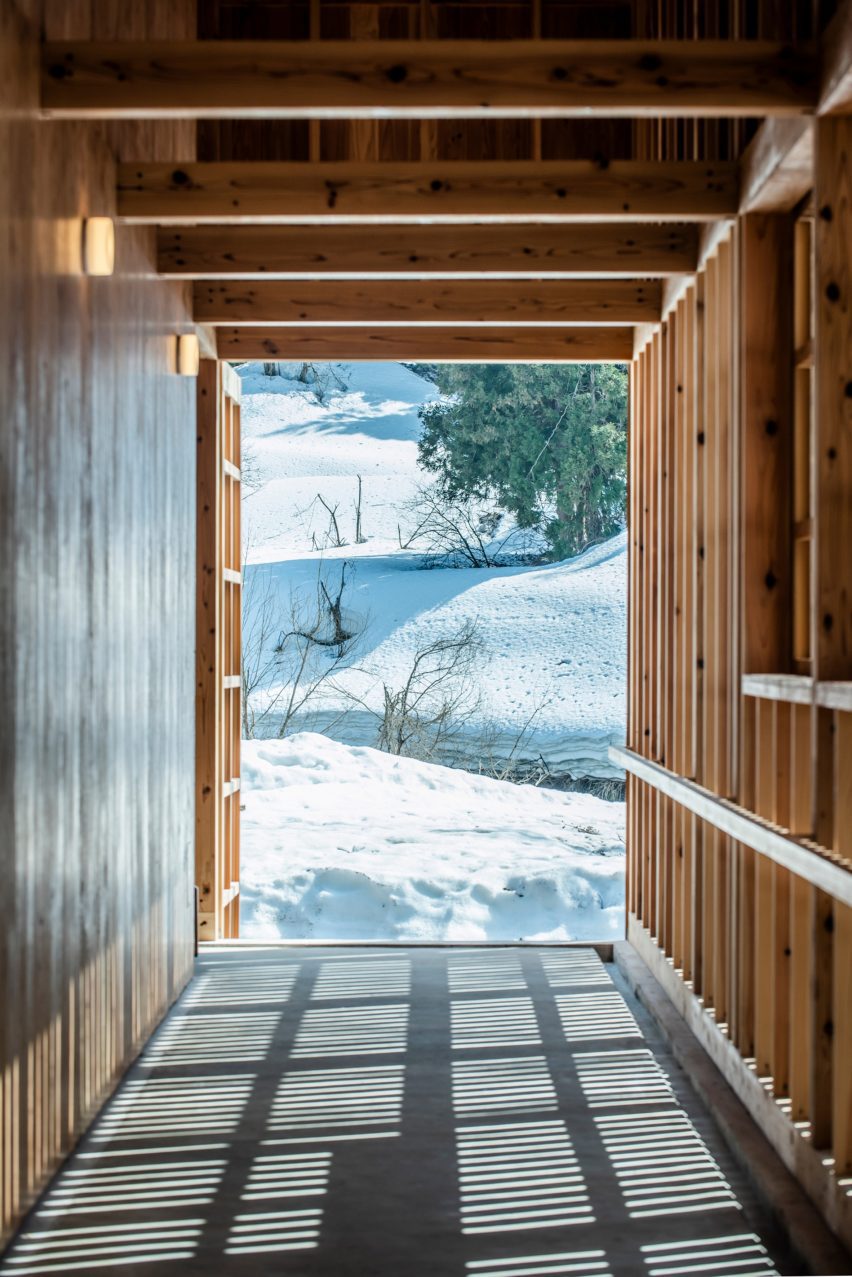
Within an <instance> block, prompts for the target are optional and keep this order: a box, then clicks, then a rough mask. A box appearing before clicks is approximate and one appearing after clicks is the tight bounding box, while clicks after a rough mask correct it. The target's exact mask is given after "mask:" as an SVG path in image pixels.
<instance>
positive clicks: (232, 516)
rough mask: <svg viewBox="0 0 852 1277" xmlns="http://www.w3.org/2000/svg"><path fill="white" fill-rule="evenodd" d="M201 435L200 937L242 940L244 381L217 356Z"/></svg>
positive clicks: (204, 365)
mask: <svg viewBox="0 0 852 1277" xmlns="http://www.w3.org/2000/svg"><path fill="white" fill-rule="evenodd" d="M197 440H198V461H197V469H196V485H197V538H196V556H197V557H196V571H197V576H198V592H197V604H196V607H197V611H196V649H195V662H196V702H195V704H196V731H195V741H196V745H195V749H196V754H195V758H196V800H195V822H196V823H195V828H196V834H195V880H196V883H197V886H198V893H199V908H198V939H199V940H201V941H204V940H221V939H229V940H232V939H236V938H237V937H238V936H239V921H240V913H239V909H240V899H239V892H240V740H241V725H242V723H241V705H240V696H241V692H240V687H241V676H240V668H241V652H242V557H241V556H242V545H241V532H240V505H241V501H240V480H241V472H240V379H239V376H238V375H237V373H236V372H235V371H234V369H233V368H231V366H230V365H229V364H226V363H220V362H217V361H216V360H213V359H204V360H202V361H201V369H200V375H199V378H198V392H197Z"/></svg>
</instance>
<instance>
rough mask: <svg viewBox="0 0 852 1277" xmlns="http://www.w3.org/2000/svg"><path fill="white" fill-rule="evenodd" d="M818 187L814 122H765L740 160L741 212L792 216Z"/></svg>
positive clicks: (803, 120)
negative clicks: (807, 196) (793, 211)
mask: <svg viewBox="0 0 852 1277" xmlns="http://www.w3.org/2000/svg"><path fill="white" fill-rule="evenodd" d="M813 184H814V121H813V120H806V119H798V120H764V121H763V123H762V124H761V126H760V128H759V129H758V130H757V132H756V133H755V135H754V137H753V138H752V140H751V142H750V143H749V145H748V146H747V147H746V149H745V151H744V152H743V155H742V158H741V160H740V212H741V213H788V212H789V211H790V210H791V209H793V208H795V207H796V205H797V204H798V203H799V201H800V200H801V199H803V197H804V196H805V195H807V193H808V191H810V190H811V189H812V187H813Z"/></svg>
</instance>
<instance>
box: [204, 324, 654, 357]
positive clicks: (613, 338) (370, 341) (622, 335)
mask: <svg viewBox="0 0 852 1277" xmlns="http://www.w3.org/2000/svg"><path fill="white" fill-rule="evenodd" d="M217 331H218V335H219V343H218V347H219V358H220V359H293V360H308V359H309V360H346V361H352V362H354V361H358V360H364V359H404V360H409V361H411V362H413V363H416V362H419V361H423V362H426V363H462V364H470V363H497V364H507V363H544V364H548V363H587V362H588V363H628V362H629V361H630V360H631V359H632V357H633V329H632V328H516V327H506V328H444V327H441V328H334V327H328V328H219V329H218V330H217Z"/></svg>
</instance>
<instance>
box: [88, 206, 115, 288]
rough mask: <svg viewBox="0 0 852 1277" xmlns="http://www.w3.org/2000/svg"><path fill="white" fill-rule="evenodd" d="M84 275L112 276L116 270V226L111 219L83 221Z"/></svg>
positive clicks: (92, 218)
mask: <svg viewBox="0 0 852 1277" xmlns="http://www.w3.org/2000/svg"><path fill="white" fill-rule="evenodd" d="M82 249H83V273H84V274H85V275H111V274H112V273H113V271H114V269H115V225H114V224H113V220H112V218H111V217H87V218H85V219H84V221H83V245H82Z"/></svg>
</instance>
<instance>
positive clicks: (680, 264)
mask: <svg viewBox="0 0 852 1277" xmlns="http://www.w3.org/2000/svg"><path fill="white" fill-rule="evenodd" d="M697 264H698V231H697V229H696V227H695V226H689V225H687V226H679V225H668V226H665V225H662V226H654V225H651V224H646V225H643V224H641V223H639V224H635V225H631V224H630V223H627V224H621V225H614V226H611V225H596V224H590V223H575V224H574V225H572V226H558V227H557V226H526V227H515V226H491V227H489V228H488V233H487V234H485V235H484V234H483V232H482V228H481V227H478V226H388V227H386V228H385V229H384V230H383V231H382V232H381V234H380V235H377V234H376V231H375V230H374V229H373V227H371V226H323V227H317V226H243V227H233V226H230V227H229V226H220V225H215V226H192V227H186V228H177V229H174V230H173V229H171V228H168V227H164V228H162V229H161V230H160V231H159V232H158V235H157V266H158V270H159V272H160V274H162V275H168V276H170V277H174V278H179V279H294V280H297V279H317V278H323V279H369V278H377V279H395V278H397V279H406V278H407V279H426V278H432V279H435V278H438V279H441V278H445V279H452V278H467V279H489V278H494V279H540V278H541V277H543V276H544V277H548V278H556V279H571V278H577V277H580V278H582V277H583V276H587V275H595V276H597V277H607V278H610V279H613V278H615V279H618V278H622V279H630V278H643V279H649V278H664V277H665V276H667V275H677V274H680V273H682V272H684V271H686V272H689V271H694V270H695V269H696V267H697Z"/></svg>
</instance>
